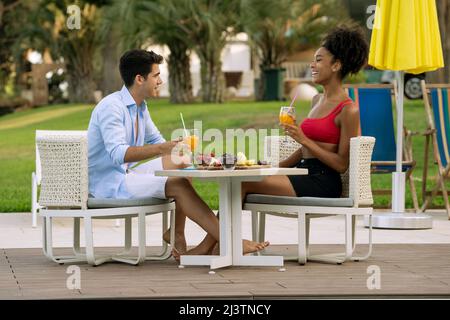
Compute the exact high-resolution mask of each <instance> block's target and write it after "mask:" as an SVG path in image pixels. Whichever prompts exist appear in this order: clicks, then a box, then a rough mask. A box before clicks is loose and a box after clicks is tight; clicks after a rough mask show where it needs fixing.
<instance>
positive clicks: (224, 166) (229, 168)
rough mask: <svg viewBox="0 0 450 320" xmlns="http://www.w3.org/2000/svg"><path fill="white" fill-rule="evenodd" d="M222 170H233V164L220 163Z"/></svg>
mask: <svg viewBox="0 0 450 320" xmlns="http://www.w3.org/2000/svg"><path fill="white" fill-rule="evenodd" d="M222 167H223V169H224V170H234V168H236V165H235V164H222Z"/></svg>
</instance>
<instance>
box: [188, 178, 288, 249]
mask: <svg viewBox="0 0 450 320" xmlns="http://www.w3.org/2000/svg"><path fill="white" fill-rule="evenodd" d="M249 193H257V194H269V195H277V196H292V197H295V196H296V194H295V190H294V188H293V187H292V184H291V182H290V180H289V178H288V177H287V176H269V177H266V178H264V179H263V180H262V181H257V182H243V183H242V201H244V199H245V197H246V195H247V194H249ZM215 241H216V240H215V239H214V238H213V237H212V236H211V235H210V234H207V235H206V236H205V238H204V239H203V240H202V242H201V244H200V245H202V247H201V250H202V251H203V250H207V249H208V248H209V250H210V253H212V254H216V253H217V250H218V245H216V242H215ZM200 245H199V246H200ZM267 245H269V243H268V242H264V243H262V244H261V243H258V242H254V241H248V240H244V242H243V251H244V253H245V252H247V253H248V252H253V251H251V250H253V248H255V247H256V248H258V250H261V249H263V248H264V247H266V246H267ZM199 249H200V247H199ZM191 251H192V254H197V248H194V249H192V250H190V251H188V253H190V252H191Z"/></svg>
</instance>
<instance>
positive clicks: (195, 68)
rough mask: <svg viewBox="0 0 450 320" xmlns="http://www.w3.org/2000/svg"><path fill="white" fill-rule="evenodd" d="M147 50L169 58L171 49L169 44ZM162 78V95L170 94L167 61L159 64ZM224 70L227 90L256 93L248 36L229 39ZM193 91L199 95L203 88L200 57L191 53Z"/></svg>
mask: <svg viewBox="0 0 450 320" xmlns="http://www.w3.org/2000/svg"><path fill="white" fill-rule="evenodd" d="M147 50H153V51H155V52H156V53H158V54H160V55H162V56H163V57H164V58H167V57H168V56H169V54H170V50H169V48H168V47H167V46H150V47H148V48H147ZM159 68H160V71H161V79H162V81H163V82H164V84H163V85H162V87H161V90H160V96H161V97H168V96H169V70H168V66H167V63H164V64H162V65H160V66H159ZM222 71H223V72H224V74H225V79H226V83H227V92H228V94H229V95H231V96H235V97H242V98H246V97H250V96H252V95H253V93H254V74H253V70H252V66H251V49H250V46H249V45H248V36H247V35H246V34H245V33H239V34H237V35H236V36H234V37H233V38H231V39H230V40H229V41H228V44H227V45H226V46H225V48H224V49H223V51H222ZM191 77H192V93H193V94H194V96H198V93H199V91H200V89H201V80H200V59H199V58H198V56H197V54H195V52H193V53H192V54H191Z"/></svg>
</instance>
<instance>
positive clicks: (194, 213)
mask: <svg viewBox="0 0 450 320" xmlns="http://www.w3.org/2000/svg"><path fill="white" fill-rule="evenodd" d="M166 196H167V197H168V198H174V199H175V205H176V206H177V208H179V209H181V211H182V212H183V213H184V214H185V215H186V216H187V217H189V218H190V219H191V220H193V221H194V222H196V223H197V224H198V225H200V227H202V228H203V230H205V231H206V232H207V233H208V235H209V237H208V236H207V237H206V238H205V240H204V241H202V245H201V246H197V247H196V248H194V249H192V250H190V251H189V252H188V253H186V254H200V255H201V254H208V253H209V252H210V250H211V248H213V247H214V245H215V244H216V243H217V242H219V239H220V237H219V220H218V219H217V217H216V216H215V215H214V213H213V212H212V210H211V209H210V208H209V207H208V206H207V205H206V203H205V202H204V201H203V200H202V199H201V198H200V197H199V196H198V194H197V193H196V192H195V190H194V188H193V187H192V185H191V183H190V182H189V181H188V180H187V179H185V178H179V177H169V179H167V183H166ZM268 245H269V243H267V242H263V243H257V242H253V241H248V240H244V241H243V253H244V254H246V253H250V252H255V251H259V250H261V249H263V248H265V247H266V246H268Z"/></svg>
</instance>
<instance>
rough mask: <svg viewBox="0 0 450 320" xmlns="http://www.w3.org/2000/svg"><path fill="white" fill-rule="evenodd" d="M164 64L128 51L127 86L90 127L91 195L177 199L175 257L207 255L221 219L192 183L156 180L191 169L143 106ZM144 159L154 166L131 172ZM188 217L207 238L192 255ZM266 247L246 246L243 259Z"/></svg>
mask: <svg viewBox="0 0 450 320" xmlns="http://www.w3.org/2000/svg"><path fill="white" fill-rule="evenodd" d="M162 62H163V58H162V56H160V55H158V54H156V53H154V52H153V51H150V52H149V51H145V50H130V51H128V52H126V53H125V54H124V55H123V56H122V57H121V58H120V66H119V69H120V75H121V77H122V80H123V82H124V86H123V87H122V89H121V90H120V91H117V92H114V93H112V94H110V95H108V96H107V97H105V98H104V99H103V100H102V101H100V102H99V104H98V105H97V106H96V107H95V109H94V111H93V112H92V115H91V120H90V123H89V128H88V146H89V192H90V194H91V195H92V196H93V197H96V198H123V199H132V198H142V197H154V198H161V199H167V198H173V199H174V200H175V205H176V222H175V223H176V225H175V235H176V236H175V237H176V238H175V248H176V250H174V255H175V256H176V257H177V256H178V254H180V253H181V254H184V253H186V254H208V253H211V252H212V251H213V249H214V247H215V246H216V244H217V242H218V240H219V223H218V219H217V217H216V216H215V215H214V213H213V212H212V211H211V209H209V208H208V206H207V205H206V203H205V202H204V201H203V200H202V199H201V198H200V197H199V196H198V194H197V193H196V191H195V190H194V188H193V187H192V185H191V183H190V181H189V180H188V179H185V178H177V177H169V178H167V177H156V176H155V175H154V172H155V171H156V170H162V169H177V168H182V167H186V166H187V165H186V162H184V163H183V162H182V161H179V159H173V157H171V153H172V149H173V148H175V147H176V146H177V144H178V143H180V141H179V140H177V141H166V140H165V139H164V138H163V137H162V135H161V133H160V132H159V130H158V129H157V127H156V126H155V124H154V123H153V121H152V119H151V117H150V114H149V112H148V109H147V104H146V102H145V99H148V98H152V97H156V96H157V92H158V88H159V87H160V86H161V84H162V81H161V78H160V71H159V64H161V63H162ZM146 159H152V160H150V161H148V162H146V163H144V164H141V165H139V166H137V167H136V168H133V166H134V165H135V164H136V163H137V162H139V161H141V160H146ZM177 163H178V164H177ZM180 163H181V164H180ZM186 216H187V217H189V218H190V219H191V220H193V221H195V222H196V223H198V224H199V225H200V226H201V227H202V228H203V229H204V230H205V231H206V232H207V233H208V235H207V236H206V237H205V239H204V240H203V241H202V243H200V244H199V245H198V246H197V247H195V248H194V249H191V250H190V251H188V252H186V240H185V236H184V227H185V221H186ZM169 234H170V233H169V232H166V233H165V234H164V240H165V241H169V240H170V239H169ZM266 245H268V243H263V244H259V243H255V242H251V241H247V240H245V241H244V253H248V252H254V251H256V250H260V249H262V248H264V247H265V246H266Z"/></svg>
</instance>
